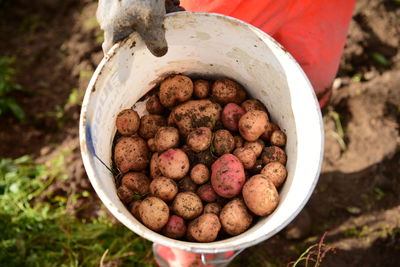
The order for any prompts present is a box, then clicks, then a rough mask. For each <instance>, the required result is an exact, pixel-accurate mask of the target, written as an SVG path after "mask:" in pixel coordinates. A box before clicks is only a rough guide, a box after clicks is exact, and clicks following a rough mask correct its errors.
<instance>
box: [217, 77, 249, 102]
mask: <svg viewBox="0 0 400 267" xmlns="http://www.w3.org/2000/svg"><path fill="white" fill-rule="evenodd" d="M211 97H212V98H213V99H214V100H215V101H216V102H217V103H220V104H221V105H225V104H228V103H235V104H238V105H240V104H241V103H242V102H243V101H244V100H245V99H246V91H245V90H244V89H243V87H242V86H241V85H240V84H238V83H237V82H235V81H232V80H230V79H227V78H221V79H218V80H216V81H215V82H214V83H213V85H212V87H211Z"/></svg>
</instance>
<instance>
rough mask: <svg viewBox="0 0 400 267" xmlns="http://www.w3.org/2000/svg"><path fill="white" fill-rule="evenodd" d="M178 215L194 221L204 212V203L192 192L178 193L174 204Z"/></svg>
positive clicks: (173, 207)
mask: <svg viewBox="0 0 400 267" xmlns="http://www.w3.org/2000/svg"><path fill="white" fill-rule="evenodd" d="M172 209H173V211H174V212H175V214H176V215H178V216H181V217H182V218H183V219H185V220H192V219H194V218H196V217H197V216H199V215H200V214H201V213H202V211H203V203H202V202H201V199H200V198H199V196H198V195H196V194H195V193H192V192H182V193H178V194H177V195H176V197H175V199H174V202H173V203H172Z"/></svg>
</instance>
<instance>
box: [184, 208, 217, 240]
mask: <svg viewBox="0 0 400 267" xmlns="http://www.w3.org/2000/svg"><path fill="white" fill-rule="evenodd" d="M220 229H221V223H220V222H219V219H218V216H217V215H215V214H213V213H207V214H203V215H201V216H200V217H198V218H197V219H195V220H193V221H192V222H190V223H189V226H188V232H189V233H190V236H191V237H193V238H194V239H195V240H196V241H198V242H203V243H205V242H212V241H214V240H215V239H216V238H217V236H218V232H219V230H220Z"/></svg>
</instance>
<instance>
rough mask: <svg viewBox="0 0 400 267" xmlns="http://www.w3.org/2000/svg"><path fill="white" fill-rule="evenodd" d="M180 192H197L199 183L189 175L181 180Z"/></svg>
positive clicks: (179, 184)
mask: <svg viewBox="0 0 400 267" xmlns="http://www.w3.org/2000/svg"><path fill="white" fill-rule="evenodd" d="M178 187H179V192H196V190H197V184H195V183H194V182H193V181H192V179H190V177H189V176H186V177H184V178H183V179H181V180H179V183H178Z"/></svg>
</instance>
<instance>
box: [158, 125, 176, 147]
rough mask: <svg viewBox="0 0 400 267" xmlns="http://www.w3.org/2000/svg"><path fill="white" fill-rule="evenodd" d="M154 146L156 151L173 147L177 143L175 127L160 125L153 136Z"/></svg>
mask: <svg viewBox="0 0 400 267" xmlns="http://www.w3.org/2000/svg"><path fill="white" fill-rule="evenodd" d="M154 142H155V146H156V149H157V151H158V152H162V151H165V150H167V149H169V148H174V147H177V146H178V145H179V132H178V129H176V128H175V127H168V126H165V127H161V128H159V129H158V131H157V133H156V135H155V136H154Z"/></svg>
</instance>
